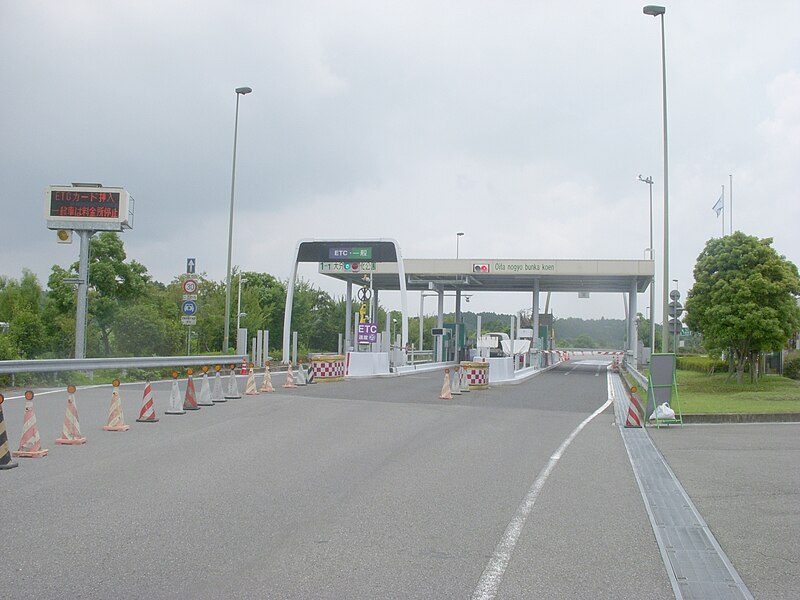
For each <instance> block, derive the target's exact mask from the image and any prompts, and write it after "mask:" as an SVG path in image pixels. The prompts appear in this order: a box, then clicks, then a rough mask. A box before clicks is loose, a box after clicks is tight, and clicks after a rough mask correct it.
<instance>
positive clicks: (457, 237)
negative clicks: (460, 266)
mask: <svg viewBox="0 0 800 600" xmlns="http://www.w3.org/2000/svg"><path fill="white" fill-rule="evenodd" d="M462 235H464V232H463V231H459V232H458V233H457V234H456V258H458V242H459V240H461V236H462Z"/></svg>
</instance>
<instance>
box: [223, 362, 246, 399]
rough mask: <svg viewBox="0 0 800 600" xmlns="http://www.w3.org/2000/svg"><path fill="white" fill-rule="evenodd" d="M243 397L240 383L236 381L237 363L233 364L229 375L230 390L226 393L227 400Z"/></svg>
mask: <svg viewBox="0 0 800 600" xmlns="http://www.w3.org/2000/svg"><path fill="white" fill-rule="evenodd" d="M241 397H242V395H241V394H240V393H239V384H237V383H236V365H231V374H230V376H229V377H228V391H227V392H226V393H225V398H226V399H227V400H238V399H239V398H241Z"/></svg>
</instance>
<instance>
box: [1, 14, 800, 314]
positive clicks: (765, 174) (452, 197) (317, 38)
mask: <svg viewBox="0 0 800 600" xmlns="http://www.w3.org/2000/svg"><path fill="white" fill-rule="evenodd" d="M642 5H643V2H641V1H638V2H633V1H628V0H614V1H607V2H601V1H598V0H572V1H571V2H544V1H542V0H539V1H529V2H503V1H493V2H485V1H482V2H474V1H471V0H466V1H465V0H460V1H457V2H456V1H454V2H444V1H434V2H430V1H427V2H418V1H416V0H403V1H402V2H388V1H379V2H366V1H362V2H359V1H355V2H347V1H336V2H304V1H298V0H295V1H291V2H269V1H255V0H253V1H247V0H227V1H225V2H219V1H217V2H209V1H205V0H185V1H170V0H157V1H156V0H153V1H149V0H136V1H132V0H129V1H127V2H120V1H114V0H96V1H84V0H49V1H41V0H40V1H37V0H0V56H2V60H0V139H2V144H0V181H2V186H1V187H0V205H1V206H2V213H0V214H2V217H1V218H2V223H3V227H2V233H3V236H2V240H1V241H0V275H6V276H10V277H14V278H18V277H20V275H21V274H22V270H23V268H28V269H30V270H32V271H33V272H34V273H36V274H37V275H38V276H39V278H40V280H41V281H42V283H43V284H45V283H46V280H47V276H48V274H49V272H50V268H51V266H52V265H53V264H59V265H61V266H64V267H66V266H68V265H69V264H70V263H72V262H74V261H75V260H77V257H78V249H79V244H78V243H77V240H76V242H75V243H73V244H72V245H60V244H57V243H56V237H55V233H54V232H52V231H50V230H48V229H47V228H46V227H45V220H44V210H43V205H44V190H45V188H46V187H47V186H48V185H53V184H68V183H70V182H74V181H97V182H102V183H104V184H106V185H116V186H123V187H125V188H126V189H127V190H128V191H129V192H130V193H131V194H132V195H133V196H134V197H135V199H136V215H135V224H134V228H133V230H131V231H126V232H125V233H124V234H123V239H124V242H125V248H126V250H127V253H128V256H129V258H133V259H136V260H138V261H140V262H141V263H143V264H144V265H145V266H147V268H148V270H149V272H150V273H151V275H152V276H153V277H154V278H155V279H157V280H159V281H163V282H169V281H170V280H171V279H172V278H173V277H174V276H176V275H178V274H179V273H182V272H183V271H184V268H185V264H186V258H187V257H196V258H197V263H198V271H203V272H205V273H207V275H208V276H209V277H210V278H212V279H215V280H218V281H221V280H224V278H225V263H226V255H227V239H228V238H227V235H228V233H227V232H228V229H227V228H228V211H229V206H230V184H231V159H232V150H233V129H234V111H235V104H236V94H235V92H234V89H235V88H236V87H239V86H250V87H252V88H253V93H252V94H250V95H247V96H244V97H242V99H241V102H240V113H239V144H238V160H237V177H236V204H235V209H236V217H235V225H234V229H235V236H234V246H233V262H234V264H236V265H239V266H240V268H241V269H243V270H254V271H265V272H269V273H271V274H273V275H275V276H277V277H279V278H286V277H287V276H288V274H289V269H290V267H291V264H290V263H291V259H292V253H293V249H294V247H295V245H296V243H297V241H298V240H299V239H302V238H310V237H318V238H320V237H328V238H344V237H352V236H359V237H390V238H395V239H397V240H398V242H399V243H400V245H401V247H402V250H403V253H404V254H405V256H406V257H409V258H438V257H455V252H456V235H455V234H456V232H457V231H463V232H464V233H465V235H464V236H463V237H462V238H461V241H460V255H461V257H467V258H508V259H515V258H516V259H528V258H529V259H559V258H587V259H589V258H604V259H637V258H644V256H645V248H647V247H648V246H649V206H648V189H647V187H648V186H647V185H646V184H644V183H641V182H639V181H637V179H636V177H637V175H638V174H640V173H641V174H642V175H644V176H647V175H651V176H652V177H653V179H654V180H655V185H654V189H653V192H654V201H655V210H654V212H655V215H654V226H655V235H656V260H657V269H656V281H657V285H658V287H657V293H658V294H659V295H660V294H661V280H662V279H661V278H662V275H661V273H662V270H661V268H662V263H661V260H662V259H661V249H662V236H663V220H662V215H663V204H662V201H663V162H662V161H663V154H662V128H661V125H662V121H661V116H662V112H661V32H660V25H659V19H658V18H653V17H649V16H645V15H643V14H642ZM666 8H667V12H666V20H665V25H666V51H667V94H668V105H669V113H668V115H669V145H670V151H669V166H670V181H669V190H670V217H671V218H670V228H671V238H670V239H671V241H670V246H671V252H670V255H671V256H670V264H671V268H670V278H675V279H678V280H679V287H680V289H681V290H683V291H684V297H685V290H686V289H687V288H688V287H690V285H691V277H692V269H693V266H694V263H695V259H696V258H697V255H698V254H699V253H700V252H701V250H702V249H703V247H704V244H705V242H706V241H707V240H708V239H709V238H711V237H714V236H719V235H720V234H721V232H722V224H721V218H717V217H716V216H715V213H714V212H713V210H712V206H713V205H714V203H715V202H716V201H717V199H718V198H719V196H720V193H721V186H722V185H723V184H724V185H725V190H726V199H725V202H726V205H727V206H726V217H725V220H726V225H725V227H726V232H727V231H728V228H729V215H730V212H729V198H728V197H727V195H728V188H729V175H731V174H732V175H733V226H734V229H738V230H742V231H744V232H745V233H747V234H749V235H756V236H759V237H773V238H774V239H775V243H774V247H775V248H776V249H777V250H778V252H779V253H781V254H784V255H785V256H786V257H787V258H789V259H790V260H792V261H793V262H795V263H798V262H800V241H798V230H799V229H800V202H799V200H800V184H799V183H798V182H799V181H800V33H798V28H797V24H798V23H799V22H800V2H797V1H796V0H786V1H779V0H769V1H766V2H765V1H764V0H760V1H759V0H753V1H737V0H726V1H725V2H722V1H720V2H711V1H703V0H692V1H689V0H686V1H673V2H670V3H669V4H667V7H666ZM301 275H302V276H303V277H305V278H306V279H309V280H311V281H312V282H314V283H315V284H317V285H319V286H321V287H323V288H324V289H326V290H328V291H330V292H331V293H333V294H336V295H341V294H344V285H343V284H340V283H333V282H332V281H330V280H326V278H324V277H321V276H319V275H317V274H316V267H315V266H314V265H308V266H305V267H304V268H302V269H301ZM396 295H397V294H394V293H393V294H389V293H387V294H385V295H382V296H381V298H382V299H383V300H386V301H388V302H389V304H390V308H391V307H399V302H397V301H396V299H395V298H394V296H396ZM417 297H418V296H417V295H416V294H414V295H413V296H412V297H411V298H410V301H409V304H410V307H415V306H417V300H416V298H417ZM657 304H660V303H659V302H657ZM529 305H530V295H529V294H528V295H512V294H505V295H500V294H493V295H492V294H483V295H476V296H474V297H473V298H472V302H471V303H470V304H469V305H466V306H465V307H464V308H465V309H470V310H493V311H496V312H512V311H516V310H518V309H520V308H524V307H526V306H529ZM551 305H552V308H553V311H554V313H555V315H556V317H570V316H577V317H584V318H589V317H600V316H605V317H613V318H620V317H622V316H623V301H622V297H621V295H619V294H616V295H593V296H592V298H591V299H589V300H585V299H583V300H578V299H577V298H576V297H575V295H572V294H559V295H556V296H555V297H554V298H553V300H552V304H551ZM648 305H649V299H648V296H647V294H642V295H641V296H640V298H639V307H640V310H641V311H643V312H644V311H645V310H646V307H647V306H648ZM449 308H450V307H448V309H449ZM201 310H202V307H201ZM433 310H434V306H433V302H431V303H430V305H429V307H428V312H430V311H433ZM412 312H414V313H416V309H414V308H412ZM656 317H657V318H658V319H660V310H657V311H656Z"/></svg>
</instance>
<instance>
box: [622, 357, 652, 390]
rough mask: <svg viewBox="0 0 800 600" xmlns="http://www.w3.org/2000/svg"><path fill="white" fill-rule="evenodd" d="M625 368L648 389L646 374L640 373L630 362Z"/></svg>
mask: <svg viewBox="0 0 800 600" xmlns="http://www.w3.org/2000/svg"><path fill="white" fill-rule="evenodd" d="M625 368H627V369H628V373H630V374H631V375H632V376H633V378H634V379H635V380H636V382H637V383H638V384H639V385H640V386H642V388H643V389H645V390H646V389H647V377H645V376H644V374H643V373H640V372H639V371H638V370H637V369H636V368H635V367H633V366H632V365H631V364H630V363H626V365H625Z"/></svg>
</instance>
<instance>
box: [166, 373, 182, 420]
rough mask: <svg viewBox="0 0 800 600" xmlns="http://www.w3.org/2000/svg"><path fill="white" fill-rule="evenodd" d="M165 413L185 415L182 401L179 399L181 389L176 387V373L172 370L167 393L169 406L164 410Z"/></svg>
mask: <svg viewBox="0 0 800 600" xmlns="http://www.w3.org/2000/svg"><path fill="white" fill-rule="evenodd" d="M164 414H165V415H185V414H186V411H185V410H183V401H182V400H181V389H180V387H178V373H177V371H173V372H172V389H171V390H170V393H169V408H168V409H167V410H165V411H164Z"/></svg>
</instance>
